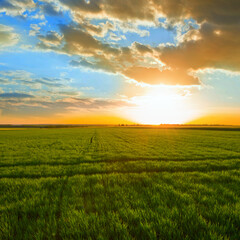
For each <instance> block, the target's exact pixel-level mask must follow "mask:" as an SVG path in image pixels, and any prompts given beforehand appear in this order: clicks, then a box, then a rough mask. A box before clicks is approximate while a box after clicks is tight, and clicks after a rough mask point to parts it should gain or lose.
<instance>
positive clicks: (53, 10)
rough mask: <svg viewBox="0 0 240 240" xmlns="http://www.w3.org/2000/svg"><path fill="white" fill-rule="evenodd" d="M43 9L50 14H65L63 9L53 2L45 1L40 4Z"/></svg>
mask: <svg viewBox="0 0 240 240" xmlns="http://www.w3.org/2000/svg"><path fill="white" fill-rule="evenodd" d="M38 6H39V8H40V9H41V11H42V12H43V13H44V14H46V15H49V16H63V12H62V11H61V9H60V8H59V7H58V6H57V5H56V4H53V2H51V3H50V2H43V3H41V4H39V5H38Z"/></svg>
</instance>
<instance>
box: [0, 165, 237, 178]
mask: <svg viewBox="0 0 240 240" xmlns="http://www.w3.org/2000/svg"><path fill="white" fill-rule="evenodd" d="M214 167H215V168H217V169H209V168H204V169H199V168H198V169H186V168H185V169H169V170H167V169H149V170H145V169H143V170H136V171H134V170H132V171H124V170H122V171H120V170H116V171H112V170H111V171H96V172H89V173H84V172H82V173H81V172H79V173H71V172H69V173H65V174H55V175H54V174H49V175H45V176H44V175H40V174H35V175H28V174H26V175H25V176H24V175H22V176H16V175H15V176H12V175H10V176H9V175H5V176H0V179H4V178H6V179H41V178H61V177H67V178H68V177H74V176H93V175H110V174H143V173H194V172H197V173H210V172H223V171H233V170H240V167H239V166H231V167H226V166H217V167H216V166H214Z"/></svg>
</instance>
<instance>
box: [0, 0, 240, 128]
mask: <svg viewBox="0 0 240 240" xmlns="http://www.w3.org/2000/svg"><path fill="white" fill-rule="evenodd" d="M132 122H133V123H143V124H161V123H201V124H235V125H240V1H239V0H222V1H219V0H201V1H200V0H42V1H36V0H34V1H33V0H21V1H20V0H0V124H1V123H12V124H23V123H26V124H31V123H36V124H37V123H46V124H47V123H79V124H81V123H84V124H86V123H90V124H94V123H100V124H102V123H108V124H110V123H113V124H117V123H132Z"/></svg>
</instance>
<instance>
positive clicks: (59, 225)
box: [55, 176, 68, 240]
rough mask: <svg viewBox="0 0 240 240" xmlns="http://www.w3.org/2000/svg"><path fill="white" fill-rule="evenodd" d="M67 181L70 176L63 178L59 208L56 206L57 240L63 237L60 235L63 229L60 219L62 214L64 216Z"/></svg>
mask: <svg viewBox="0 0 240 240" xmlns="http://www.w3.org/2000/svg"><path fill="white" fill-rule="evenodd" d="M67 183H68V176H67V177H66V178H65V179H64V180H63V184H62V187H61V189H60V193H59V198H58V202H57V208H56V212H55V219H56V233H55V239H56V240H60V239H62V238H61V236H60V229H61V224H60V219H61V216H62V201H63V192H64V190H65V188H66V186H67Z"/></svg>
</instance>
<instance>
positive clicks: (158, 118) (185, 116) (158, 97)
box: [127, 88, 196, 125]
mask: <svg viewBox="0 0 240 240" xmlns="http://www.w3.org/2000/svg"><path fill="white" fill-rule="evenodd" d="M132 101H133V103H134V104H136V106H137V107H136V108H134V109H131V111H128V112H127V115H128V116H129V118H130V119H131V120H132V121H135V122H138V123H141V124H153V125H157V124H183V123H186V122H188V121H190V120H192V119H194V118H195V117H196V111H194V110H193V108H192V107H191V105H190V104H189V102H188V101H187V100H186V97H185V96H183V95H181V94H177V93H176V91H174V90H172V89H168V88H163V89H159V88H158V89H151V90H149V91H148V93H147V94H146V95H144V96H139V97H135V98H133V99H132Z"/></svg>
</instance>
